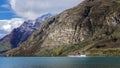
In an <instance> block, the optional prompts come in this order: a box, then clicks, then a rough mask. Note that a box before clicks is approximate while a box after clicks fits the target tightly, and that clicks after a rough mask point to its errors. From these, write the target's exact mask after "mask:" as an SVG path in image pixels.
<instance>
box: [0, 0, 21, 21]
mask: <svg viewBox="0 0 120 68" xmlns="http://www.w3.org/2000/svg"><path fill="white" fill-rule="evenodd" d="M16 17H19V16H17V15H16V14H15V13H14V12H13V11H12V9H11V8H10V4H9V1H8V0H0V20H3V19H11V18H16Z"/></svg>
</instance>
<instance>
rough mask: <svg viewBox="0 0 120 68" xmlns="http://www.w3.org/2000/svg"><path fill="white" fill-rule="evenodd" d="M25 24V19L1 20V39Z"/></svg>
mask: <svg viewBox="0 0 120 68" xmlns="http://www.w3.org/2000/svg"><path fill="white" fill-rule="evenodd" d="M23 22H24V19H21V18H13V19H11V20H0V38H1V36H4V35H6V34H8V33H10V32H11V31H12V30H13V29H14V28H17V27H19V26H20V25H21V24H22V23H23Z"/></svg>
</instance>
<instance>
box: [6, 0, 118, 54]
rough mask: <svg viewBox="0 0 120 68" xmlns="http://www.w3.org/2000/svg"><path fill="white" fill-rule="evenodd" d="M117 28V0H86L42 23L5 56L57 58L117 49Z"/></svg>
mask: <svg viewBox="0 0 120 68" xmlns="http://www.w3.org/2000/svg"><path fill="white" fill-rule="evenodd" d="M119 27H120V1H119V0H85V1H83V2H82V3H81V4H79V5H77V6H75V7H73V8H71V9H68V10H65V11H64V12H62V13H60V14H58V15H56V16H53V17H52V18H49V19H47V20H46V21H44V22H43V23H42V24H41V26H40V27H39V29H38V30H36V31H35V32H34V33H33V34H32V36H31V37H30V38H29V40H27V41H26V42H24V43H22V45H21V46H20V47H18V48H16V49H14V50H11V51H10V52H8V53H6V54H7V55H9V56H58V55H69V54H81V53H85V54H88V55H91V53H92V52H95V51H96V50H98V51H99V50H100V49H108V50H109V49H111V48H116V47H119V46H120V43H119V41H120V40H119V38H120V35H119V33H120V28H119ZM116 41H117V42H116ZM101 43H102V44H101ZM109 44H110V46H109ZM114 45H116V46H114Z"/></svg>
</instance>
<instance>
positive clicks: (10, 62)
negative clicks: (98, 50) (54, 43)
mask: <svg viewBox="0 0 120 68" xmlns="http://www.w3.org/2000/svg"><path fill="white" fill-rule="evenodd" d="M0 68H120V57H76V58H75V57H0Z"/></svg>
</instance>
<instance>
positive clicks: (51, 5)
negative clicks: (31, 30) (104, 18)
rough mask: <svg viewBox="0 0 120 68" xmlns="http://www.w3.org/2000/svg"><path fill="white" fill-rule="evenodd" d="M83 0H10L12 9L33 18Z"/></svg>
mask: <svg viewBox="0 0 120 68" xmlns="http://www.w3.org/2000/svg"><path fill="white" fill-rule="evenodd" d="M81 1H83V0H60V1H59V0H10V4H11V7H12V9H13V10H14V11H15V12H16V14H18V15H19V16H22V17H24V18H28V19H35V18H36V17H39V16H41V15H42V14H45V13H59V12H62V11H63V10H65V9H68V8H71V7H73V6H76V5H77V4H79V3H80V2H81Z"/></svg>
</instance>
